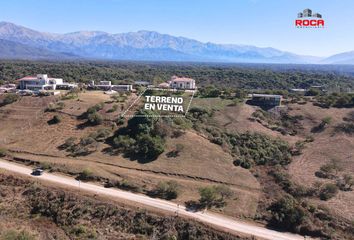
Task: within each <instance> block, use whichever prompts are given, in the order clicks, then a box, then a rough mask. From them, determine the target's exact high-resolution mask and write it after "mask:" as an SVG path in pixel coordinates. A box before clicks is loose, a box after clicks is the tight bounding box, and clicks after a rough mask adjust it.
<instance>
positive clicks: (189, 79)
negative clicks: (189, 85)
mask: <svg viewBox="0 0 354 240" xmlns="http://www.w3.org/2000/svg"><path fill="white" fill-rule="evenodd" d="M171 80H172V81H174V82H190V81H194V79H192V78H186V77H177V76H173V77H172V78H171Z"/></svg>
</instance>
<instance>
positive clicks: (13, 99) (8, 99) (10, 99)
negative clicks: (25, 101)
mask: <svg viewBox="0 0 354 240" xmlns="http://www.w3.org/2000/svg"><path fill="white" fill-rule="evenodd" d="M19 98H20V97H19V96H18V95H17V94H15V93H10V94H6V95H5V98H4V100H3V102H2V104H1V105H7V104H11V103H14V102H17V100H18V99H19Z"/></svg>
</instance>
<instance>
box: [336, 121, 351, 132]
mask: <svg viewBox="0 0 354 240" xmlns="http://www.w3.org/2000/svg"><path fill="white" fill-rule="evenodd" d="M335 130H336V131H337V132H344V133H346V134H349V135H353V134H354V123H340V124H338V125H337V126H336V127H335Z"/></svg>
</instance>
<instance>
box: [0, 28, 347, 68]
mask: <svg viewBox="0 0 354 240" xmlns="http://www.w3.org/2000/svg"><path fill="white" fill-rule="evenodd" d="M0 58H2V59H97V60H139V61H199V62H242V63H299V64H306V63H326V64H328V63H330V64H337V63H338V64H354V52H348V53H343V54H338V55H334V56H331V57H329V58H326V59H322V58H319V57H315V56H302V55H297V54H294V53H290V52H285V51H281V50H278V49H274V48H260V47H255V46H248V45H235V44H215V43H209V42H208V43H203V42H200V41H197V40H193V39H189V38H185V37H175V36H171V35H167V34H160V33H158V32H153V31H138V32H128V33H118V34H110V33H106V32H101V31H80V32H73V33H67V34H56V33H46V32H39V31H36V30H32V29H29V28H26V27H22V26H19V25H16V24H13V23H9V22H0Z"/></svg>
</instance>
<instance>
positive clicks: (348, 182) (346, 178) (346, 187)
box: [337, 174, 354, 191]
mask: <svg viewBox="0 0 354 240" xmlns="http://www.w3.org/2000/svg"><path fill="white" fill-rule="evenodd" d="M353 185H354V178H353V176H352V175H350V174H344V175H343V176H342V177H341V178H339V179H338V180H337V186H338V187H339V189H340V190H342V191H351V190H352V186H353Z"/></svg>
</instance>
